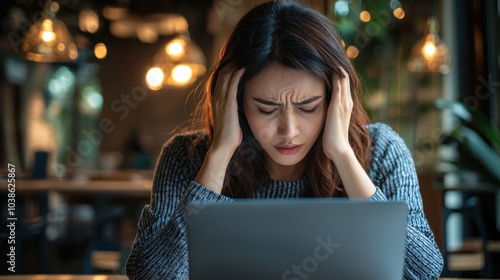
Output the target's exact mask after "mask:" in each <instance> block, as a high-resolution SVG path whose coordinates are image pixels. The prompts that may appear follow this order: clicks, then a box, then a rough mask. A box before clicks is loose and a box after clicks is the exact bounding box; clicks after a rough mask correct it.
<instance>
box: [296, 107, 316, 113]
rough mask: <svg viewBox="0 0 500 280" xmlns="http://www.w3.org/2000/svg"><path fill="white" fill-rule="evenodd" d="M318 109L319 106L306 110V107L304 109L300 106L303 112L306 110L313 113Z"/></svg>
mask: <svg viewBox="0 0 500 280" xmlns="http://www.w3.org/2000/svg"><path fill="white" fill-rule="evenodd" d="M317 109H318V107H314V108H312V109H311V110H306V109H303V108H300V109H299V110H301V111H302V112H304V113H306V114H312V113H314V112H316V110H317Z"/></svg>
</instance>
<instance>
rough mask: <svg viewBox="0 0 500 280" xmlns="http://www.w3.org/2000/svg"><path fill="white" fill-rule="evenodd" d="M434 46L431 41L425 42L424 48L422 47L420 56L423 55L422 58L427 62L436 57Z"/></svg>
mask: <svg viewBox="0 0 500 280" xmlns="http://www.w3.org/2000/svg"><path fill="white" fill-rule="evenodd" d="M436 51H437V49H436V45H435V44H434V42H433V41H427V42H425V44H424V46H423V47H422V54H423V55H424V58H425V59H427V60H431V59H433V58H434V56H435V55H436Z"/></svg>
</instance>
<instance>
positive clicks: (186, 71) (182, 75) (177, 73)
mask: <svg viewBox="0 0 500 280" xmlns="http://www.w3.org/2000/svg"><path fill="white" fill-rule="evenodd" d="M192 77H193V70H192V69H191V67H189V66H187V65H183V64H179V65H176V66H175V67H174V68H173V69H172V79H173V80H174V81H175V82H176V83H178V84H180V85H183V84H186V83H188V82H189V80H191V78H192Z"/></svg>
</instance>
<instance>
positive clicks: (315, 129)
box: [243, 64, 327, 179]
mask: <svg viewBox="0 0 500 280" xmlns="http://www.w3.org/2000/svg"><path fill="white" fill-rule="evenodd" d="M326 103H327V101H326V97H325V86H324V84H323V82H322V81H321V80H319V79H318V78H316V77H315V76H313V75H311V74H309V73H307V72H305V71H300V70H294V69H290V68H284V67H282V66H280V65H278V64H272V65H271V66H269V67H268V68H267V69H265V70H264V71H262V72H261V73H259V75H257V76H255V77H254V78H252V79H251V80H249V81H248V82H247V83H246V85H245V89H244V97H243V108H244V111H245V115H246V118H247V120H248V124H249V126H250V129H251V130H252V133H253V135H254V137H255V138H256V139H257V141H258V142H259V144H260V145H261V146H262V148H263V149H264V151H265V157H266V163H267V166H268V168H269V172H270V175H271V177H272V178H274V179H277V178H280V177H281V179H283V176H285V177H287V175H286V174H287V173H291V172H302V173H303V171H304V170H305V160H304V158H305V157H306V155H307V153H308V152H309V150H310V149H311V147H312V146H313V145H314V143H315V141H316V139H317V138H318V135H319V134H320V132H321V130H322V129H323V126H324V121H325V116H326V110H327V105H326ZM297 175H299V176H300V177H301V176H302V175H303V174H295V176H297ZM300 177H299V178H300ZM294 179H297V178H294Z"/></svg>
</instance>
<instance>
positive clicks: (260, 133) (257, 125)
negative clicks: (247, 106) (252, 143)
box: [246, 113, 273, 146]
mask: <svg viewBox="0 0 500 280" xmlns="http://www.w3.org/2000/svg"><path fill="white" fill-rule="evenodd" d="M246 116H247V121H248V125H249V126H250V129H251V130H252V133H253V136H254V137H255V139H257V141H258V142H259V143H260V144H261V145H262V146H264V145H265V144H266V143H267V142H269V141H270V140H271V139H272V137H273V122H270V121H269V120H265V119H263V118H262V117H259V116H258V115H257V113H255V114H252V113H250V114H246Z"/></svg>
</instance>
